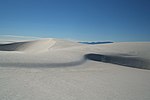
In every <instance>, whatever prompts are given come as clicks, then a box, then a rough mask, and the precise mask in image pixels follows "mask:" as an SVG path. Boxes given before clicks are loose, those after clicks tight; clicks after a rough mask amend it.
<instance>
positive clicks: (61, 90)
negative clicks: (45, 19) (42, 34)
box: [0, 39, 150, 100]
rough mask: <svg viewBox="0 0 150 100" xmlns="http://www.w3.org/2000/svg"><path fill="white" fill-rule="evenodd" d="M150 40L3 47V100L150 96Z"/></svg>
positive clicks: (132, 99) (47, 42)
mask: <svg viewBox="0 0 150 100" xmlns="http://www.w3.org/2000/svg"><path fill="white" fill-rule="evenodd" d="M149 51H150V43H148V42H143V43H142V42H141V43H138V42H136V43H134V42H133V43H112V44H101V45H86V44H79V43H75V42H70V41H66V40H60V39H40V40H35V41H21V42H18V41H17V42H15V43H14V42H13V43H9V44H4V43H3V44H1V45H0V100H150V70H149V69H150V53H149Z"/></svg>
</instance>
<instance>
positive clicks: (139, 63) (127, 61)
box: [0, 53, 150, 70]
mask: <svg viewBox="0 0 150 100" xmlns="http://www.w3.org/2000/svg"><path fill="white" fill-rule="evenodd" d="M87 60H92V61H98V62H104V63H111V64H116V65H122V66H126V67H132V68H140V69H149V70H150V66H149V65H150V62H149V61H147V60H145V59H141V58H138V57H135V56H131V55H102V54H92V53H91V54H86V55H84V56H83V58H81V59H79V60H77V61H72V62H64V63H39V62H34V63H32V62H0V66H2V67H25V68H60V67H72V66H78V65H82V64H84V63H85V62H86V61H87Z"/></svg>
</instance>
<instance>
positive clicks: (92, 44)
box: [79, 41, 114, 45]
mask: <svg viewBox="0 0 150 100" xmlns="http://www.w3.org/2000/svg"><path fill="white" fill-rule="evenodd" d="M79 43H82V44H92V45H94V44H107V43H114V42H109V41H108V42H79Z"/></svg>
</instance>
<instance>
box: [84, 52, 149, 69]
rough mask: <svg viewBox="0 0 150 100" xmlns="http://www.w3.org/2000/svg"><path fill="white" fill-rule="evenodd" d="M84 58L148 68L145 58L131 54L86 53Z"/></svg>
mask: <svg viewBox="0 0 150 100" xmlns="http://www.w3.org/2000/svg"><path fill="white" fill-rule="evenodd" d="M85 58H86V59H89V60H93V61H98V62H104V63H111V64H117V65H122V66H127V67H132V68H140V69H149V70H150V66H149V65H150V63H149V62H148V61H147V60H144V59H141V58H138V57H133V56H124V55H122V56H121V55H118V56H115V55H101V54H92V53H91V54H86V55H85Z"/></svg>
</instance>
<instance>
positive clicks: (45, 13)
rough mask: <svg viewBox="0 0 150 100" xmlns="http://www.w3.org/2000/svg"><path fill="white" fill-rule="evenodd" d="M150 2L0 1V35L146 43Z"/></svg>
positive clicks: (149, 38) (149, 37)
mask: <svg viewBox="0 0 150 100" xmlns="http://www.w3.org/2000/svg"><path fill="white" fill-rule="evenodd" d="M149 5H150V0H0V35H16V36H33V37H46V38H47V37H54V38H63V39H72V40H79V41H150V6H149Z"/></svg>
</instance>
